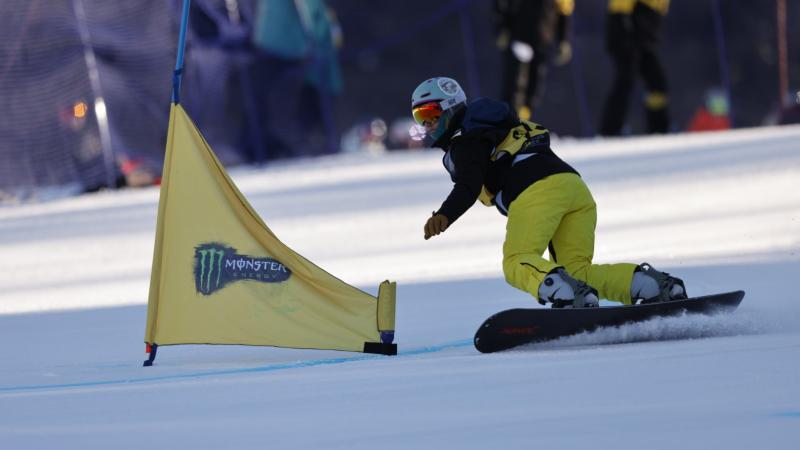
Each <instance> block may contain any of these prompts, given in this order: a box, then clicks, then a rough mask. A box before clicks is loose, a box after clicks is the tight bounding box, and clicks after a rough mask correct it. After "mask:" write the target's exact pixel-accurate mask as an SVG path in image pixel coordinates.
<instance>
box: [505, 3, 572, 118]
mask: <svg viewBox="0 0 800 450" xmlns="http://www.w3.org/2000/svg"><path fill="white" fill-rule="evenodd" d="M574 8H575V3H574V0H495V3H494V10H495V29H496V33H497V46H498V47H499V48H500V50H501V51H502V54H503V69H502V70H503V72H502V73H503V74H502V78H501V83H502V86H501V98H502V100H504V101H505V102H507V103H508V104H509V105H512V106H513V107H514V109H516V111H517V114H518V115H519V117H520V118H522V119H524V120H528V119H530V118H531V116H532V114H533V111H534V110H535V109H536V106H537V105H538V103H539V99H540V96H541V92H542V91H543V83H544V79H545V74H546V72H547V64H548V60H549V59H550V58H551V57H553V55H554V53H553V45H554V44H555V57H554V58H553V62H554V63H555V64H556V65H563V64H566V63H568V62H569V61H570V59H571V58H572V47H571V45H570V42H569V20H570V16H571V15H572V11H573V9H574Z"/></svg>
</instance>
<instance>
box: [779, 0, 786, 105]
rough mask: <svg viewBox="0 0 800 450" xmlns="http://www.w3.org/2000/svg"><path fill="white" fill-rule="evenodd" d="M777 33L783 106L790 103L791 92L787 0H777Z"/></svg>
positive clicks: (781, 102)
mask: <svg viewBox="0 0 800 450" xmlns="http://www.w3.org/2000/svg"><path fill="white" fill-rule="evenodd" d="M776 3H777V5H776V6H777V8H776V9H777V18H776V19H777V22H778V26H777V33H778V36H777V37H778V89H780V93H779V94H780V96H779V97H778V100H779V102H780V103H779V104H780V106H781V108H785V107H787V106H789V105H788V98H787V94H788V92H789V65H788V57H787V53H788V51H787V47H788V46H787V44H786V0H777V1H776Z"/></svg>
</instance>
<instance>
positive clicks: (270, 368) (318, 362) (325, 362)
mask: <svg viewBox="0 0 800 450" xmlns="http://www.w3.org/2000/svg"><path fill="white" fill-rule="evenodd" d="M469 345H472V339H465V340H461V341H455V342H448V343H445V344H440V345H433V346H429V347H420V348H416V349H411V350H406V351H400V352H398V355H397V356H394V357H390V356H383V355H361V356H351V357H344V358H328V359H312V360H308V361H298V362H293V363H281V364H270V365H266V366H260V367H250V368H242V369H230V370H215V371H208V372H192V373H183V374H173V375H161V376H150V377H140V378H128V379H121V380H105V381H83V382H78V383H63V384H40V385H28V386H0V393H4V392H32V391H44V390H55V389H70V388H86V387H100V386H111V385H124V384H135V383H151V382H156V381H174V380H191V379H197V378H205V377H212V376H224V375H239V374H246V373H262V372H277V371H280V370H290V369H301V368H304V367H316V366H330V365H336V364H343V363H349V362H358V361H370V360H377V359H385V360H391V358H398V357H402V356H415V355H424V354H427V353H436V352H440V351H443V350H448V349H453V348H461V347H467V346H469Z"/></svg>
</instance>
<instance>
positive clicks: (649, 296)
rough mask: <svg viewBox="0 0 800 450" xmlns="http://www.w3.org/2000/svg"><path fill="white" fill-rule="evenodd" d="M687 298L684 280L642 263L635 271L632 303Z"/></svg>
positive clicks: (632, 283) (632, 284)
mask: <svg viewBox="0 0 800 450" xmlns="http://www.w3.org/2000/svg"><path fill="white" fill-rule="evenodd" d="M685 298H687V296H686V287H685V286H684V285H683V280H681V279H680V278H675V277H673V276H670V274H668V273H665V272H661V271H658V270H656V269H654V268H653V266H651V265H650V264H648V263H642V264H641V265H639V267H637V268H636V271H635V272H634V273H633V281H632V282H631V304H634V305H635V304H636V303H637V301H639V304H642V305H643V304H645V303H658V302H668V301H672V300H683V299H685Z"/></svg>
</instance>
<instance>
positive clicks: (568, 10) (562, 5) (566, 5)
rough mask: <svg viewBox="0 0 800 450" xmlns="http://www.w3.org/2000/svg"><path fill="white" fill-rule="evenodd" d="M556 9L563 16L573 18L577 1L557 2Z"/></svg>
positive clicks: (560, 0)
mask: <svg viewBox="0 0 800 450" xmlns="http://www.w3.org/2000/svg"><path fill="white" fill-rule="evenodd" d="M556 7H557V8H558V13H559V14H561V15H562V16H571V15H572V12H573V11H575V0H556Z"/></svg>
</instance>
